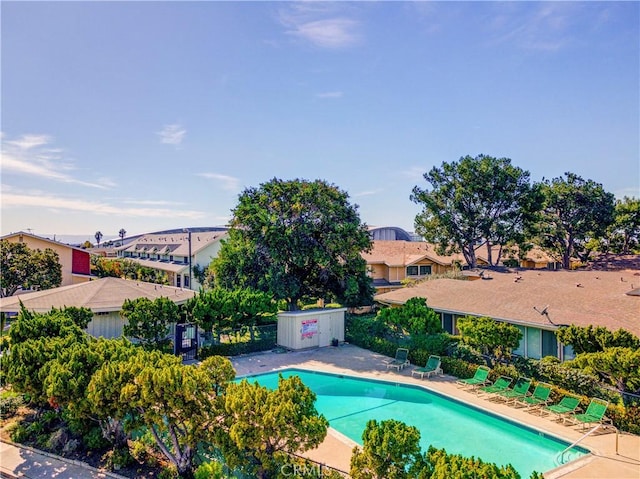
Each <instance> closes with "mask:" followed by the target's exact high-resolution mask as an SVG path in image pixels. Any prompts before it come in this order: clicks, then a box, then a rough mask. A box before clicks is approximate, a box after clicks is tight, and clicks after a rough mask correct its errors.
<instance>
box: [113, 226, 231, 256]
mask: <svg viewBox="0 0 640 479" xmlns="http://www.w3.org/2000/svg"><path fill="white" fill-rule="evenodd" d="M226 234H227V232H226V231H206V232H198V233H195V232H193V233H191V254H192V255H194V254H196V253H198V252H199V251H200V250H202V249H204V248H206V247H207V246H209V245H210V244H211V243H212V242H214V241H216V240H219V239H221V238H222V237H224V236H225V235H226ZM153 248H156V250H155V251H154V252H157V253H159V254H163V253H164V251H167V253H169V252H170V253H171V254H173V255H176V256H189V234H188V233H160V234H148V235H143V236H141V237H139V238H137V239H136V240H135V241H132V242H131V243H129V244H127V245H125V246H121V247H119V248H117V249H118V250H120V251H123V250H124V251H129V252H132V253H135V252H137V251H139V252H143V251H144V252H151V250H152V249H153ZM160 251H162V253H160ZM167 253H164V254H167Z"/></svg>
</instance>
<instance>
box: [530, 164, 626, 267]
mask: <svg viewBox="0 0 640 479" xmlns="http://www.w3.org/2000/svg"><path fill="white" fill-rule="evenodd" d="M542 193H543V195H544V207H543V210H542V212H541V218H540V223H539V226H538V229H539V234H540V240H539V242H540V246H542V248H544V249H546V250H547V251H549V252H550V253H551V254H552V255H555V256H557V257H559V258H560V259H561V261H562V266H563V268H567V269H568V268H569V267H570V260H571V258H572V257H573V256H574V254H575V252H576V249H584V248H585V247H587V246H588V243H589V241H590V240H592V239H598V238H601V237H602V236H604V234H605V232H606V230H607V228H608V227H609V225H611V224H612V223H613V221H614V196H613V194H611V193H607V192H606V191H605V190H604V188H603V187H602V185H601V184H599V183H596V182H594V181H592V180H584V179H583V178H581V177H580V176H578V175H576V174H575V173H565V177H564V178H562V177H560V178H554V179H552V180H550V181H549V180H546V181H544V182H543V184H542Z"/></svg>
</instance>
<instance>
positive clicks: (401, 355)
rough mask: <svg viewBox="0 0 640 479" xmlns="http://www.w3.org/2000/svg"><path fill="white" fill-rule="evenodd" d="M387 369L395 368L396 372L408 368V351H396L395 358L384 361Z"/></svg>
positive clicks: (400, 349) (399, 349)
mask: <svg viewBox="0 0 640 479" xmlns="http://www.w3.org/2000/svg"><path fill="white" fill-rule="evenodd" d="M386 363H387V369H389V368H396V369H397V370H398V371H400V370H401V369H403V368H404V367H405V366H408V365H409V364H410V363H409V350H408V349H406V348H398V349H396V357H395V358H394V359H390V360H388V361H386Z"/></svg>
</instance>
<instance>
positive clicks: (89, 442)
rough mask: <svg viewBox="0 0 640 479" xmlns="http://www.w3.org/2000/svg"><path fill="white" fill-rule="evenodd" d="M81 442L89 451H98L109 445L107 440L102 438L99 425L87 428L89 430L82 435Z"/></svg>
mask: <svg viewBox="0 0 640 479" xmlns="http://www.w3.org/2000/svg"><path fill="white" fill-rule="evenodd" d="M82 442H83V444H84V447H86V448H87V449H89V450H90V451H100V450H102V449H105V448H106V447H108V446H109V441H107V440H106V439H105V438H104V436H103V434H102V429H100V428H99V427H92V428H91V429H89V431H88V432H87V433H86V434H84V435H83V436H82Z"/></svg>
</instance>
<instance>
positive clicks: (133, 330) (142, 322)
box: [120, 297, 180, 347]
mask: <svg viewBox="0 0 640 479" xmlns="http://www.w3.org/2000/svg"><path fill="white" fill-rule="evenodd" d="M120 315H121V316H122V317H123V318H126V320H127V324H125V325H124V328H123V332H124V334H125V336H129V337H131V338H135V339H137V340H139V341H140V342H141V343H142V344H143V345H145V346H147V347H152V346H158V345H159V344H160V343H161V342H162V341H163V340H164V339H165V338H166V336H167V334H169V326H170V325H171V323H177V322H178V320H179V319H180V308H179V307H178V305H177V304H176V303H174V302H173V301H171V300H170V299H169V298H165V297H160V298H156V299H155V300H153V301H151V300H150V299H148V298H145V297H142V298H136V299H127V300H125V302H124V304H123V305H122V310H121V311H120Z"/></svg>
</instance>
